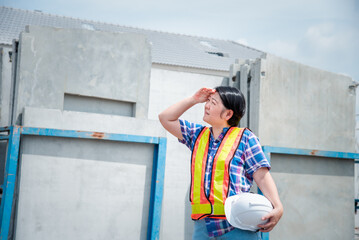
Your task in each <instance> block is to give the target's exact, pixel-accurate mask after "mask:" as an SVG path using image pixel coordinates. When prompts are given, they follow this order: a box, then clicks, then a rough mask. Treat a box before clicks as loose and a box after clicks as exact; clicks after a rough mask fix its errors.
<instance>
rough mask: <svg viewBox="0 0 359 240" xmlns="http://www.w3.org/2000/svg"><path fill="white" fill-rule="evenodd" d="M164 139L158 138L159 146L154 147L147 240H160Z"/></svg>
mask: <svg viewBox="0 0 359 240" xmlns="http://www.w3.org/2000/svg"><path fill="white" fill-rule="evenodd" d="M166 146H167V140H166V138H159V144H158V145H156V147H155V153H154V161H153V167H152V169H153V170H152V183H151V199H150V212H149V216H148V227H147V239H151V240H158V239H159V238H160V225H161V212H162V199H163V188H164V179H165V163H166Z"/></svg>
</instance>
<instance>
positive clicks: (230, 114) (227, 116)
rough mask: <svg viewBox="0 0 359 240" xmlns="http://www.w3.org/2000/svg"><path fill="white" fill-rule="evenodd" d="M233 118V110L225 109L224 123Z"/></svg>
mask: <svg viewBox="0 0 359 240" xmlns="http://www.w3.org/2000/svg"><path fill="white" fill-rule="evenodd" d="M232 116H233V110H231V109H227V110H226V113H225V117H224V118H225V119H226V121H228V120H229V119H231V117H232Z"/></svg>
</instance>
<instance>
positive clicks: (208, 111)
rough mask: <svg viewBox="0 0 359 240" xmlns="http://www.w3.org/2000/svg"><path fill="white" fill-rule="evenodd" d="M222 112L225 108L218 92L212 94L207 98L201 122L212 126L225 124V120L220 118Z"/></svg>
mask: <svg viewBox="0 0 359 240" xmlns="http://www.w3.org/2000/svg"><path fill="white" fill-rule="evenodd" d="M223 110H225V107H224V106H223V103H222V100H221V98H220V96H219V94H218V92H215V93H213V94H212V95H210V96H209V98H208V100H207V102H206V104H205V106H204V116H203V121H205V122H206V123H208V124H211V125H212V126H216V125H220V126H221V125H223V124H227V120H226V119H224V118H222V116H221V115H222V113H223Z"/></svg>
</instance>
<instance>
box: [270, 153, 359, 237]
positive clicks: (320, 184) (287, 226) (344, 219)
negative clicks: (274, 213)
mask: <svg viewBox="0 0 359 240" xmlns="http://www.w3.org/2000/svg"><path fill="white" fill-rule="evenodd" d="M271 163H272V171H271V172H272V176H273V178H274V180H275V182H276V184H277V187H278V191H279V195H280V198H281V201H282V203H283V205H284V209H285V210H284V215H283V217H282V219H281V220H280V222H279V224H278V225H277V226H276V227H275V228H274V230H273V231H272V232H271V233H270V239H294V240H295V239H333V240H336V239H354V216H353V211H354V210H353V194H354V170H353V161H352V160H343V159H333V158H323V157H304V156H290V155H278V154H272V161H271Z"/></svg>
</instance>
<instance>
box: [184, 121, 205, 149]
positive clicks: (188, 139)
mask: <svg viewBox="0 0 359 240" xmlns="http://www.w3.org/2000/svg"><path fill="white" fill-rule="evenodd" d="M179 122H180V124H181V132H182V140H180V139H178V141H179V142H180V143H183V144H185V145H186V146H187V147H188V148H189V149H191V150H192V148H193V145H194V142H195V141H196V139H197V136H198V134H199V133H200V132H201V129H202V128H203V126H202V125H200V124H195V123H191V122H189V121H187V120H182V119H179Z"/></svg>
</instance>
